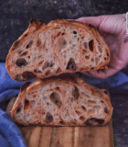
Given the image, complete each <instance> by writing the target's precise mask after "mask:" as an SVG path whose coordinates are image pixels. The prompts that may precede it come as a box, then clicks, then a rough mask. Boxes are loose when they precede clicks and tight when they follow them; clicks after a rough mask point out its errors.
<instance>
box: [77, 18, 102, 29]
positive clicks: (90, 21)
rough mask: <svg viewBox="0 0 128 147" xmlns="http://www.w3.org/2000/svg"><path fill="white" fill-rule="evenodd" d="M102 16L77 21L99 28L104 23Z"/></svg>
mask: <svg viewBox="0 0 128 147" xmlns="http://www.w3.org/2000/svg"><path fill="white" fill-rule="evenodd" d="M102 18H103V17H102V16H93V17H80V18H78V19H76V21H80V22H83V23H85V24H91V25H93V26H95V27H99V26H100V24H101V22H102Z"/></svg>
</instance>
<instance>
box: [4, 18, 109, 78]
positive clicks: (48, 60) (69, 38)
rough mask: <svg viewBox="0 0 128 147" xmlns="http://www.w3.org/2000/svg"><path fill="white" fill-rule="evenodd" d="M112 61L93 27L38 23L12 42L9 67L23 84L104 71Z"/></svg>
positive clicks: (77, 24)
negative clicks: (64, 75)
mask: <svg viewBox="0 0 128 147" xmlns="http://www.w3.org/2000/svg"><path fill="white" fill-rule="evenodd" d="M109 60H110V52H109V48H108V46H107V45H106V43H105V42H104V40H103V39H102V37H101V36H100V34H99V33H98V31H97V30H96V29H95V28H94V27H92V26H89V25H85V24H83V23H80V22H76V21H69V20H54V21H51V22H50V23H48V24H44V23H43V22H42V21H40V20H36V21H32V22H31V24H30V25H29V27H28V29H27V30H26V31H25V32H24V33H23V34H22V35H21V37H19V38H18V40H16V41H15V42H14V43H13V45H12V47H11V49H10V51H9V53H8V56H7V59H6V68H7V70H8V72H9V74H10V76H11V77H12V78H13V79H15V80H18V81H24V80H30V79H33V78H35V77H38V78H46V77H50V76H54V75H59V74H61V73H73V72H81V71H90V70H97V69H104V68H105V67H106V66H107V64H108V63H109Z"/></svg>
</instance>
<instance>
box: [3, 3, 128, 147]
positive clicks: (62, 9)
mask: <svg viewBox="0 0 128 147" xmlns="http://www.w3.org/2000/svg"><path fill="white" fill-rule="evenodd" d="M127 9H128V1H127V0H0V61H5V57H6V55H7V53H8V50H9V48H10V46H11V44H12V43H13V41H15V40H16V39H17V38H18V37H19V36H20V35H21V34H22V33H23V32H24V30H25V29H26V28H27V26H28V24H29V21H30V20H31V19H35V18H40V19H42V20H43V21H44V22H48V21H50V20H52V19H56V18H78V17H81V16H94V15H102V14H117V13H125V12H127ZM111 95H112V103H113V106H114V108H115V109H114V115H113V126H114V141H115V146H116V147H128V114H127V111H128V100H127V99H128V95H126V94H124V93H123V94H122V93H119V94H114V93H111ZM126 100H127V101H126Z"/></svg>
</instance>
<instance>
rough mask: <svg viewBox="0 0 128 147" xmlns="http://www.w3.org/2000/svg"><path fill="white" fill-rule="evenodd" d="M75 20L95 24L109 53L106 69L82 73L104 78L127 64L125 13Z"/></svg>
mask: <svg viewBox="0 0 128 147" xmlns="http://www.w3.org/2000/svg"><path fill="white" fill-rule="evenodd" d="M76 21H80V22H83V23H85V24H91V25H93V26H95V27H96V28H97V29H98V30H99V32H100V34H101V36H102V37H103V38H104V40H105V42H106V43H107V45H108V47H109V49H110V53H111V59H110V63H109V66H108V69H104V70H99V71H90V72H83V73H84V74H86V75H88V76H92V77H95V78H101V79H105V78H108V77H109V76H112V75H114V74H115V73H117V72H118V71H120V70H122V69H123V68H124V67H126V66H127V65H128V35H126V20H125V14H119V15H103V16H96V17H81V18H78V19H76Z"/></svg>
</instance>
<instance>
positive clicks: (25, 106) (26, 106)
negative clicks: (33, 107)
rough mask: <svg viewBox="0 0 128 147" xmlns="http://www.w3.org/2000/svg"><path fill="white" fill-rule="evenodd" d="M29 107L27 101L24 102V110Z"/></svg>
mask: <svg viewBox="0 0 128 147" xmlns="http://www.w3.org/2000/svg"><path fill="white" fill-rule="evenodd" d="M29 106H30V104H29V101H28V100H25V102H24V109H28V108H29Z"/></svg>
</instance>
